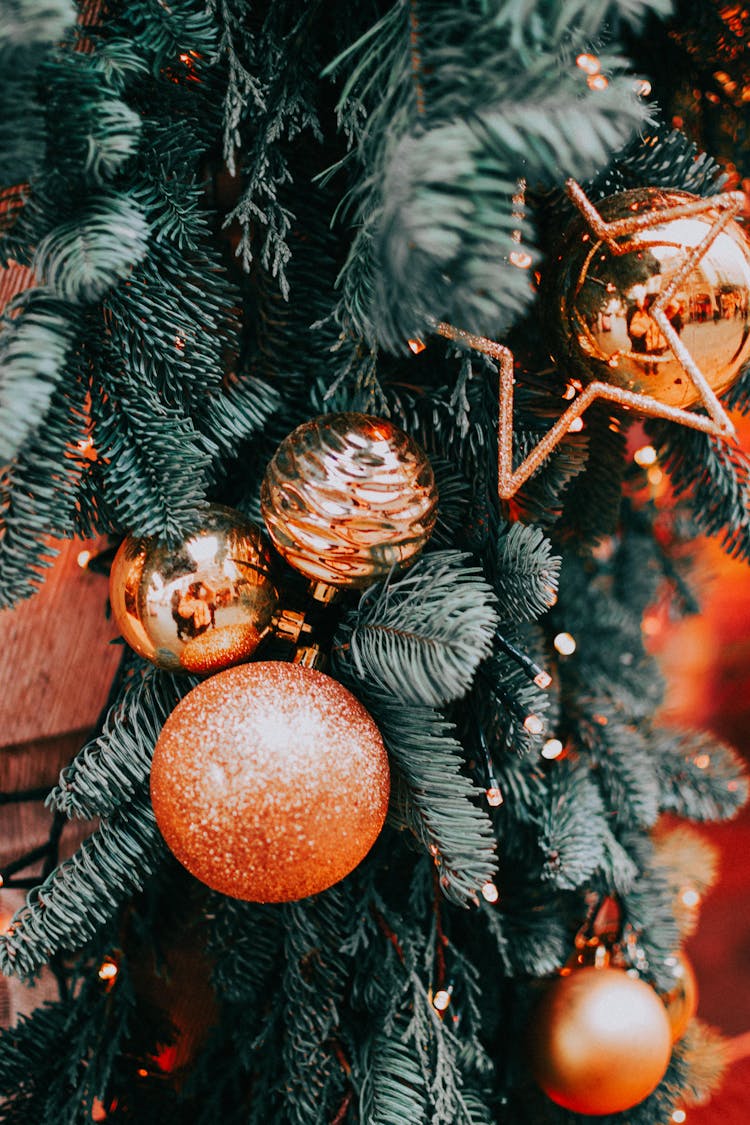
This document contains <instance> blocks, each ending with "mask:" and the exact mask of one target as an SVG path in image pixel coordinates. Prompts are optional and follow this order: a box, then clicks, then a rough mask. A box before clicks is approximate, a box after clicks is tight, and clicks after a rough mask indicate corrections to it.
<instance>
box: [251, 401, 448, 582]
mask: <svg viewBox="0 0 750 1125" xmlns="http://www.w3.org/2000/svg"><path fill="white" fill-rule="evenodd" d="M436 509H437V488H436V486H435V477H434V474H433V472H432V466H431V465H430V462H429V460H428V459H427V456H426V454H425V453H424V452H423V451H422V450H421V449H420V448H419V446H418V445H417V443H416V442H415V441H413V440H412V439H411V438H410V437H409V436H408V435H407V434H405V433H404V432H403V431H402V430H400V429H398V428H397V427H396V426H394V425H393V423H392V422H389V421H388V420H387V419H385V418H373V417H370V416H369V415H366V414H324V415H321V417H319V418H314V419H312V421H310V422H305V423H304V424H303V425H301V426H298V427H297V429H296V430H294V431H293V432H292V433H291V434H289V435H288V437H286V438H285V439H284V441H283V442H282V443H281V445H280V446H279V448H278V449H277V450H276V453H275V454H274V456H273V458H272V459H271V461H270V463H269V465H268V468H267V470H266V475H265V477H264V479H263V484H262V487H261V510H262V512H263V518H264V520H265V521H266V526H267V528H268V531H269V534H270V536H271V538H272V540H273V542H274V544H275V546H276V548H277V549H278V551H279V552H280V554H281V555H283V556H284V558H285V559H286V560H287V562H288V563H290V564H291V565H292V566H293V567H295V568H296V569H297V570H298V571H300V572H301V573H302V574H304V575H306V576H307V577H308V578H311V579H313V580H315V581H318V582H324V583H329V584H330V585H332V586H346V587H352V588H359V587H364V586H370V585H371V584H372V583H373V582H377V581H378V580H379V579H381V578H385V577H386V575H388V573H389V572H390V571H391V569H392V568H393V567H396V568H399V569H400V568H403V567H406V566H408V565H409V564H410V563H412V562H414V561H415V559H416V557H417V555H418V554H419V552H420V551H421V550H422V548H423V547H424V545H425V543H426V542H427V540H428V539H429V537H430V535H431V533H432V529H433V527H434V525H435V519H436V515H437V511H436Z"/></svg>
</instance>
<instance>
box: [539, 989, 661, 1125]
mask: <svg viewBox="0 0 750 1125" xmlns="http://www.w3.org/2000/svg"><path fill="white" fill-rule="evenodd" d="M530 1052H531V1066H532V1071H533V1074H534V1078H535V1079H536V1081H537V1083H538V1084H539V1086H541V1088H542V1089H543V1090H544V1092H545V1094H547V1096H548V1097H549V1098H551V1099H552V1101H553V1102H556V1103H557V1105H561V1106H564V1107H565V1108H566V1109H571V1110H573V1111H574V1112H575V1113H584V1114H605V1113H619V1112H621V1111H622V1110H624V1109H629V1108H630V1107H631V1106H634V1105H637V1104H638V1102H641V1101H643V1099H644V1098H646V1097H648V1095H649V1094H650V1093H652V1091H653V1090H655V1089H656V1087H657V1086H658V1085H659V1082H660V1081H661V1079H662V1078H663V1077H664V1074H665V1072H666V1069H667V1066H668V1064H669V1059H670V1055H671V1053H672V1035H671V1031H670V1026H669V1020H668V1018H667V1013H666V1011H665V1010H664V1005H663V1004H662V1002H661V1000H660V999H659V997H658V996H657V994H656V993H655V992H654V990H653V988H651V987H650V986H649V985H648V984H646V983H645V981H642V980H639V979H638V978H637V977H631V976H629V975H628V974H627V973H626V972H624V970H622V969H615V968H601V969H597V968H594V967H588V968H585V969H574V970H573V971H572V972H571V973H570V974H569V975H567V976H560V977H558V978H557V980H555V981H554V982H553V983H552V984H551V985H550V986H549V987H548V989H547V991H546V992H545V993H544V995H543V997H542V999H541V1002H540V1003H539V1005H538V1007H537V1008H536V1011H535V1013H534V1016H533V1024H532V1027H531V1029H530Z"/></svg>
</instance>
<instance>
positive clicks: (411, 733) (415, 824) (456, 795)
mask: <svg viewBox="0 0 750 1125" xmlns="http://www.w3.org/2000/svg"><path fill="white" fill-rule="evenodd" d="M336 670H337V674H340V675H341V676H342V679H344V680H345V682H347V684H348V686H349V688H350V689H351V690H352V691H353V692H354V694H355V695H358V696H359V697H360V698H361V699H362V702H363V703H364V705H365V706H366V707H367V709H368V710H369V711H370V712H371V714H372V716H373V718H374V719H375V721H376V723H377V724H378V727H379V728H380V732H381V734H382V736H383V741H384V742H385V745H386V747H387V749H388V752H389V754H390V755H391V759H392V764H393V766H394V767H395V770H396V771H397V777H400V778H401V779H402V780H403V784H404V788H403V789H402V790H401V794H400V795H401V802H402V804H401V808H400V809H399V810H396V812H397V813H398V814H400V817H401V818H402V820H403V825H404V826H405V827H408V828H409V830H410V831H412V832H413V833H414V834H415V836H416V838H417V839H418V840H419V842H420V843H421V844H422V846H423V847H424V848H425V849H426V850H428V851H429V852H430V853H431V854H432V855H433V858H434V860H435V863H436V865H437V867H438V871H439V872H440V883H441V887H442V888H443V890H444V892H445V895H446V897H448V898H449V899H451V901H453V902H457V903H459V904H461V905H466V904H467V903H468V902H474V901H475V900H476V898H477V895H478V894H479V892H480V891H481V888H482V887H483V886H484V884H485V883H486V882H488V881H489V880H491V879H492V877H493V874H494V872H495V870H496V865H497V859H496V857H495V840H494V836H493V833H492V825H491V823H490V820H489V818H488V816H487V814H486V812H484V811H483V810H482V809H480V808H479V807H478V806H477V804H476V801H477V799H478V798H479V796H480V793H481V790H479V789H477V788H475V787H474V785H473V784H472V783H471V781H469V779H468V778H467V777H466V776H465V775H464V774H463V773H461V772H460V771H461V769H462V767H463V764H464V755H463V750H462V747H461V745H460V743H459V742H458V741H457V740H456V739H455V738H454V737H453V727H452V725H451V724H450V723H448V722H447V721H446V720H445V719H444V718H443V717H442V716H441V715H440V714H439V713H438V712H437V711H434V710H433V709H432V708H430V707H425V706H422V705H419V704H414V703H411V704H408V703H404V702H403V701H402V700H400V699H397V698H395V697H394V696H392V695H391V694H389V693H386V692H385V691H383V690H382V689H381V688H378V687H376V686H374V685H371V684H370V683H369V682H368V681H366V680H365V681H361V680H358V679H356V678H354V676H353V675H351V674H350V673H348V671H347V669H346V668H342V667H341V665H340V664H339V663H338V662H337V664H336ZM394 789H395V790H396V793H395V796H396V797H398V785H397V783H396V784H395V785H394ZM392 810H393V805H392Z"/></svg>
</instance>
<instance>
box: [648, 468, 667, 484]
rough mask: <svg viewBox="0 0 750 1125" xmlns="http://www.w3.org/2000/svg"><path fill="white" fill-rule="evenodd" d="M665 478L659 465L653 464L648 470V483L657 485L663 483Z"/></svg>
mask: <svg viewBox="0 0 750 1125" xmlns="http://www.w3.org/2000/svg"><path fill="white" fill-rule="evenodd" d="M663 479H664V473H663V472H662V471H661V469H660V468H659V467H658V465H653V466H652V467H651V468H650V469H649V471H648V483H649V484H651V485H653V486H654V487H656V485H657V484H661V482H662V480H663Z"/></svg>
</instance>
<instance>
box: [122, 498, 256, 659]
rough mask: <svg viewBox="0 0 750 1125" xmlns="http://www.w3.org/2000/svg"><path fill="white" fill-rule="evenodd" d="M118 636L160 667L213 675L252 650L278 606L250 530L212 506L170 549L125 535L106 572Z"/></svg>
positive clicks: (240, 518)
mask: <svg viewBox="0 0 750 1125" xmlns="http://www.w3.org/2000/svg"><path fill="white" fill-rule="evenodd" d="M109 596H110V601H111V603H112V612H113V614H114V617H115V620H116V622H117V624H118V625H119V627H120V631H121V632H122V635H123V637H124V639H125V640H126V641H127V642H128V644H129V645H130V646H131V647H132V648H134V649H135V651H136V652H137V653H139V654H140V655H141V656H143V657H145V658H146V659H147V660H150V661H151V662H152V663H153V664H156V665H158V667H160V668H166V669H168V670H170V671H190V672H197V673H199V674H204V673H206V674H207V673H211V672H216V671H218V670H219V669H221V668H227V667H229V666H230V665H231V664H236V663H238V662H239V661H241V660H246V659H247V658H248V657H249V656H250V655H251V654H252V653H253V652H254V650H255V649H256V647H257V645H258V643H259V641H260V639H261V637H262V635H263V633H264V631H265V630H266V629H267V627H268V625H269V624H270V621H271V618H272V617H273V615H274V612H275V610H276V607H277V605H278V597H277V593H276V589H275V587H274V584H273V582H272V580H271V553H270V551H269V549H268V547H267V546H266V544H265V543H264V541H263V537H262V535H261V532H260V530H259V528H258V527H256V525H255V524H254V523H251V522H250V521H249V520H247V519H245V517H244V516H242V515H241V514H240V513H239V512H235V511H233V510H232V509H231V508H225V507H222V506H221V505H219V504H214V505H211V506H210V507H209V508H207V509H206V513H205V517H204V520H203V523H202V526H201V528H200V530H199V531H196V532H193V533H192V534H190V535H188V536H187V538H186V539H185V541H184V542H183V543H181V544H180V545H179V546H177V547H164V546H160V545H159V544H158V543H157V542H156V541H155V540H153V539H137V538H134V537H132V536H129V537H128V538H127V539H125V540H124V541H123V543H122V544H121V545H120V548H119V550H118V552H117V554H116V556H115V560H114V562H113V564H112V571H111V574H110V587H109Z"/></svg>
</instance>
